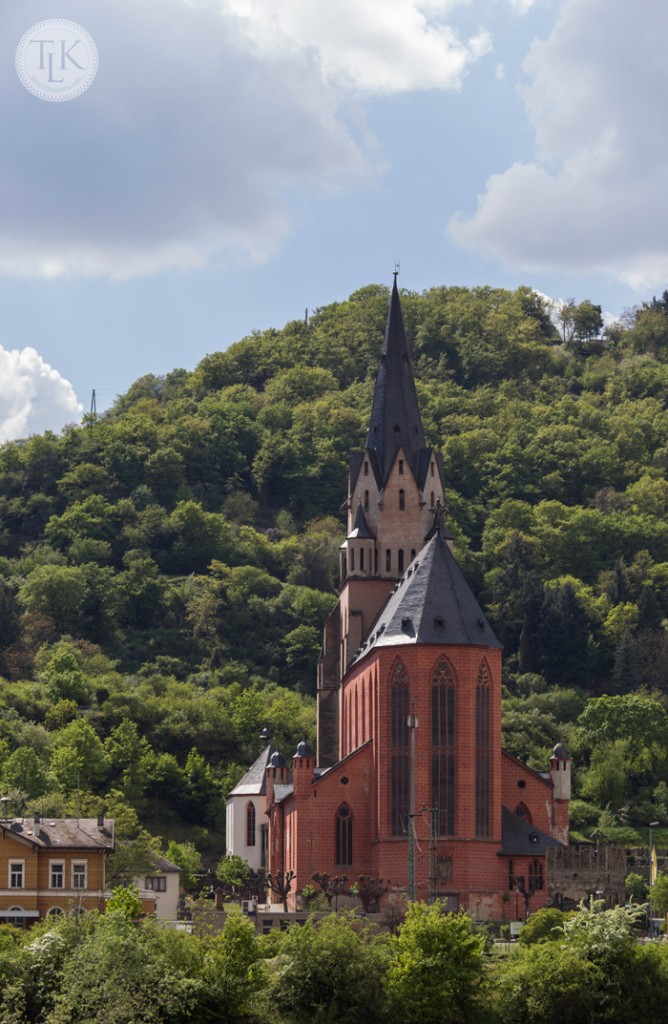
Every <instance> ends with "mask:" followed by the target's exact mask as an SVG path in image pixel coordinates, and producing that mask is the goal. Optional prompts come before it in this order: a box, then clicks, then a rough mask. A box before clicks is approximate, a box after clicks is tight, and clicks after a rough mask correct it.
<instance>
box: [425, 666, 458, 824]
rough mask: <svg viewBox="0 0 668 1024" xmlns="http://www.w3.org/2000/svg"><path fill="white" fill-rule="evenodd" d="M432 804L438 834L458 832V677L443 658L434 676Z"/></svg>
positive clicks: (432, 694) (432, 690)
mask: <svg viewBox="0 0 668 1024" xmlns="http://www.w3.org/2000/svg"><path fill="white" fill-rule="evenodd" d="M431 745H432V755H431V805H432V807H435V808H436V825H437V829H438V834H439V835H441V836H452V835H454V834H455V680H454V676H453V674H452V670H451V668H450V666H449V665H448V663H447V661H446V660H445V658H441V659H440V660H439V662H438V665H437V666H436V670H435V672H434V675H433V676H432V680H431Z"/></svg>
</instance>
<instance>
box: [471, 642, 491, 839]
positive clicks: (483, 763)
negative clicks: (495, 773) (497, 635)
mask: <svg viewBox="0 0 668 1024" xmlns="http://www.w3.org/2000/svg"><path fill="white" fill-rule="evenodd" d="M491 707H492V701H491V685H490V679H489V669H488V668H487V664H486V663H485V662H484V661H483V662H481V664H480V668H479V669H478V680H477V683H476V690H475V831H476V835H477V836H488V835H489V830H490V820H489V817H490V811H489V803H490V786H491V774H492V773H491V767H492V751H491V743H492V738H491V737H492V729H491V722H490V715H491Z"/></svg>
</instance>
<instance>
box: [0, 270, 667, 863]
mask: <svg viewBox="0 0 668 1024" xmlns="http://www.w3.org/2000/svg"><path fill="white" fill-rule="evenodd" d="M388 298H389V293H388V291H387V289H385V288H382V287H379V286H369V287H367V288H364V289H361V290H360V291H358V292H356V293H355V294H354V295H352V296H351V297H350V299H349V300H348V301H347V302H344V303H340V304H333V305H331V306H327V307H325V308H323V309H321V310H318V311H317V312H316V313H315V315H314V316H313V317H312V318H311V320H310V322H309V323H308V324H305V323H303V322H301V321H295V322H292V323H289V324H287V325H286V326H285V327H284V328H283V329H282V330H271V331H266V332H264V333H258V334H254V335H253V336H251V337H248V338H245V339H243V340H242V341H240V342H239V343H237V344H236V345H233V346H232V347H231V348H229V349H228V350H227V351H225V352H221V353H215V354H212V355H210V356H207V357H206V358H205V359H204V360H202V362H201V363H200V365H199V366H198V367H197V368H196V369H195V370H194V371H193V372H191V373H189V372H187V371H185V370H175V371H173V372H172V373H170V374H168V375H167V376H166V377H154V376H147V377H144V378H142V379H140V380H138V381H137V382H136V383H135V384H134V385H133V386H132V387H131V388H130V390H129V391H128V392H127V394H125V395H123V396H121V397H119V398H118V400H117V402H116V403H115V405H114V407H113V408H112V409H111V410H110V411H109V412H108V413H106V414H104V415H102V416H99V417H95V418H87V420H86V421H85V422H84V424H83V425H82V426H77V427H71V428H68V429H67V430H65V431H64V432H63V434H62V436H55V435H53V434H46V435H44V436H35V437H32V438H30V439H29V440H26V441H18V442H13V443H9V444H5V445H4V446H2V447H0V676H2V677H3V678H2V679H0V710H1V717H0V764H1V765H2V768H1V771H2V776H1V778H2V786H3V788H4V790H5V792H6V793H7V794H8V795H10V796H11V797H12V800H13V805H14V807H15V808H16V809H17V811H19V812H20V811H21V810H24V809H29V808H31V807H35V808H37V809H40V808H41V809H42V810H43V811H44V812H45V813H48V814H54V815H55V814H62V813H80V812H81V811H84V812H86V813H94V812H95V811H96V808H98V809H102V808H103V807H104V808H105V809H107V810H109V811H110V812H111V813H114V814H116V816H117V818H118V819H119V821H121V822H125V823H126V834H127V835H133V834H136V833H137V831H138V829H139V827H140V826H139V823H141V824H143V825H144V826H145V827H147V828H148V829H149V830H150V831H152V832H154V833H158V834H160V835H161V836H163V837H165V838H175V839H181V840H182V839H186V838H187V839H192V840H194V841H195V842H196V844H197V845H198V847H199V848H200V849H201V850H202V851H204V852H205V853H206V855H207V856H208V857H209V858H211V859H214V858H217V857H218V856H220V854H221V853H222V852H223V846H224V796H225V793H226V791H227V790H228V789H229V788H230V786H231V785H232V784H233V783H234V782H235V781H236V779H237V778H238V776H239V773H240V771H242V770H243V768H244V767H245V766H247V765H248V764H249V763H250V761H251V760H252V759H253V758H254V756H256V754H257V753H258V752H259V749H260V746H261V741H260V739H259V733H260V731H261V729H262V728H263V726H267V727H268V728H269V729H270V730H271V733H272V736H273V738H274V741H275V742H277V743H278V744H279V745H280V746H281V747H282V748H283V749H284V751H285V753H286V754H290V753H291V752H292V747H293V744H295V743H296V742H297V741H298V740H299V739H300V738H301V737H302V736H303V735H307V736H310V737H311V738H312V734H313V728H314V720H315V714H314V701H313V694H314V683H315V661H316V659H317V655H318V650H319V645H320V633H321V625H322V622H323V620H324V618H325V616H326V615H327V613H328V611H329V610H330V608H331V607H332V606H333V604H334V602H335V600H336V596H335V595H336V563H337V549H338V545H339V543H340V542H341V539H342V534H343V518H342V517H341V516H340V515H339V509H340V507H341V503H342V501H343V500H344V498H345V489H346V471H347V459H348V453H349V451H350V450H351V449H358V448H360V447H361V446H362V444H363V442H364V437H365V429H366V422H367V417H368V412H369V408H370V400H371V393H372V386H373V379H374V375H375V371H376V365H377V360H378V353H379V350H380V345H381V343H382V338H383V330H384V322H385V317H386V313H387V305H388ZM402 303H403V312H404V319H405V323H406V329H407V333H408V336H409V339H410V342H411V345H412V350H413V357H414V371H415V377H416V381H417V386H418V393H419V399H420V403H421V408H422V412H423V420H424V426H425V433H426V439H427V444H430V445H433V446H438V447H439V448H440V449H441V450H442V453H443V458H444V462H445V467H446V478H447V481H448V499H449V506H450V509H449V511H450V527H451V529H452V531H453V532H454V534H455V537H456V543H457V549H458V557H459V559H460V561H461V563H462V566H463V568H464V570H465V572H466V573H467V575H468V577H469V579H470V581H471V583H472V585H473V587H474V589H475V590H476V592H477V593H478V594H479V595H480V597H481V600H482V602H483V604H484V605H485V608H486V610H487V612H488V614H489V616H490V618H491V620H492V622H493V624H494V626H495V629H496V630H497V632H498V635H499V636H500V638H501V639H502V641H503V642H504V644H505V647H506V684H507V699H506V702H505V734H506V735H505V742H506V745H507V746H508V747H509V748H510V749H511V750H512V751H513V752H514V753H516V754H517V755H518V756H520V757H522V758H526V759H527V760H528V761H529V763H530V764H532V765H533V766H535V767H540V768H543V767H545V765H546V761H547V757H548V756H549V751H550V749H551V748H552V747H553V746H554V744H555V743H556V742H557V741H561V740H563V741H565V742H566V743H567V744H568V745H569V746H570V747H571V749H572V751H573V754H574V758H575V770H576V772H575V774H576V780H577V786H578V795H579V797H580V799H579V800H578V801H577V802H576V803H575V805H574V824H575V825H576V827H582V828H585V827H586V826H592V827H593V826H594V825H596V824H602V825H604V826H605V827H606V828H610V827H611V826H620V825H627V824H629V825H634V824H635V825H642V824H645V823H646V822H648V821H650V820H660V821H662V822H663V821H668V759H667V755H666V750H667V749H668V714H667V712H666V706H665V700H666V694H667V693H668V632H667V631H666V619H667V616H668V521H667V518H666V512H667V511H668V482H667V481H666V469H667V467H668V294H664V296H663V298H661V299H658V300H656V299H654V300H652V301H649V302H647V303H645V304H643V305H642V306H641V307H639V308H637V309H635V310H633V311H630V312H629V313H628V314H627V315H626V316H625V317H624V318H623V322H620V323H617V324H614V325H612V326H610V327H608V328H607V329H606V330H603V327H602V322H601V319H600V310H599V309H598V307H596V306H593V305H592V304H591V303H589V302H585V303H581V304H580V305H578V306H576V305H573V304H571V305H569V306H566V307H565V308H564V309H562V310H561V311H560V312H559V313H557V314H555V313H554V311H551V310H550V309H548V307H547V305H546V304H545V302H544V301H543V300H542V299H541V298H540V297H539V296H538V295H536V294H535V293H533V292H532V291H531V290H530V289H528V288H520V289H518V290H517V291H515V292H507V291H503V290H500V289H491V288H476V289H465V288H459V287H456V288H435V289H432V290H430V291H428V292H426V293H425V294H422V295H417V294H410V293H405V294H404V295H403V296H402ZM550 314H551V315H550ZM620 834H621V833H620Z"/></svg>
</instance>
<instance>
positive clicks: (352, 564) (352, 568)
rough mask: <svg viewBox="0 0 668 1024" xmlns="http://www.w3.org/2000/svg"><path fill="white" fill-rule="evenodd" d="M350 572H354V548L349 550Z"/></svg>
mask: <svg viewBox="0 0 668 1024" xmlns="http://www.w3.org/2000/svg"><path fill="white" fill-rule="evenodd" d="M350 571H351V572H355V548H351V549H350Z"/></svg>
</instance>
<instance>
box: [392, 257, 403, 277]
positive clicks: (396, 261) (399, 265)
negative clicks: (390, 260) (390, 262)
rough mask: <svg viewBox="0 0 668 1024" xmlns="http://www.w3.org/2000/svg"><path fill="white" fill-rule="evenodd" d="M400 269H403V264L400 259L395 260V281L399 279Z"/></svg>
mask: <svg viewBox="0 0 668 1024" xmlns="http://www.w3.org/2000/svg"><path fill="white" fill-rule="evenodd" d="M400 269H401V264H400V263H399V260H395V261H394V271H393V273H394V280H395V281H396V279H397V274H398V273H399V271H400Z"/></svg>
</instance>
